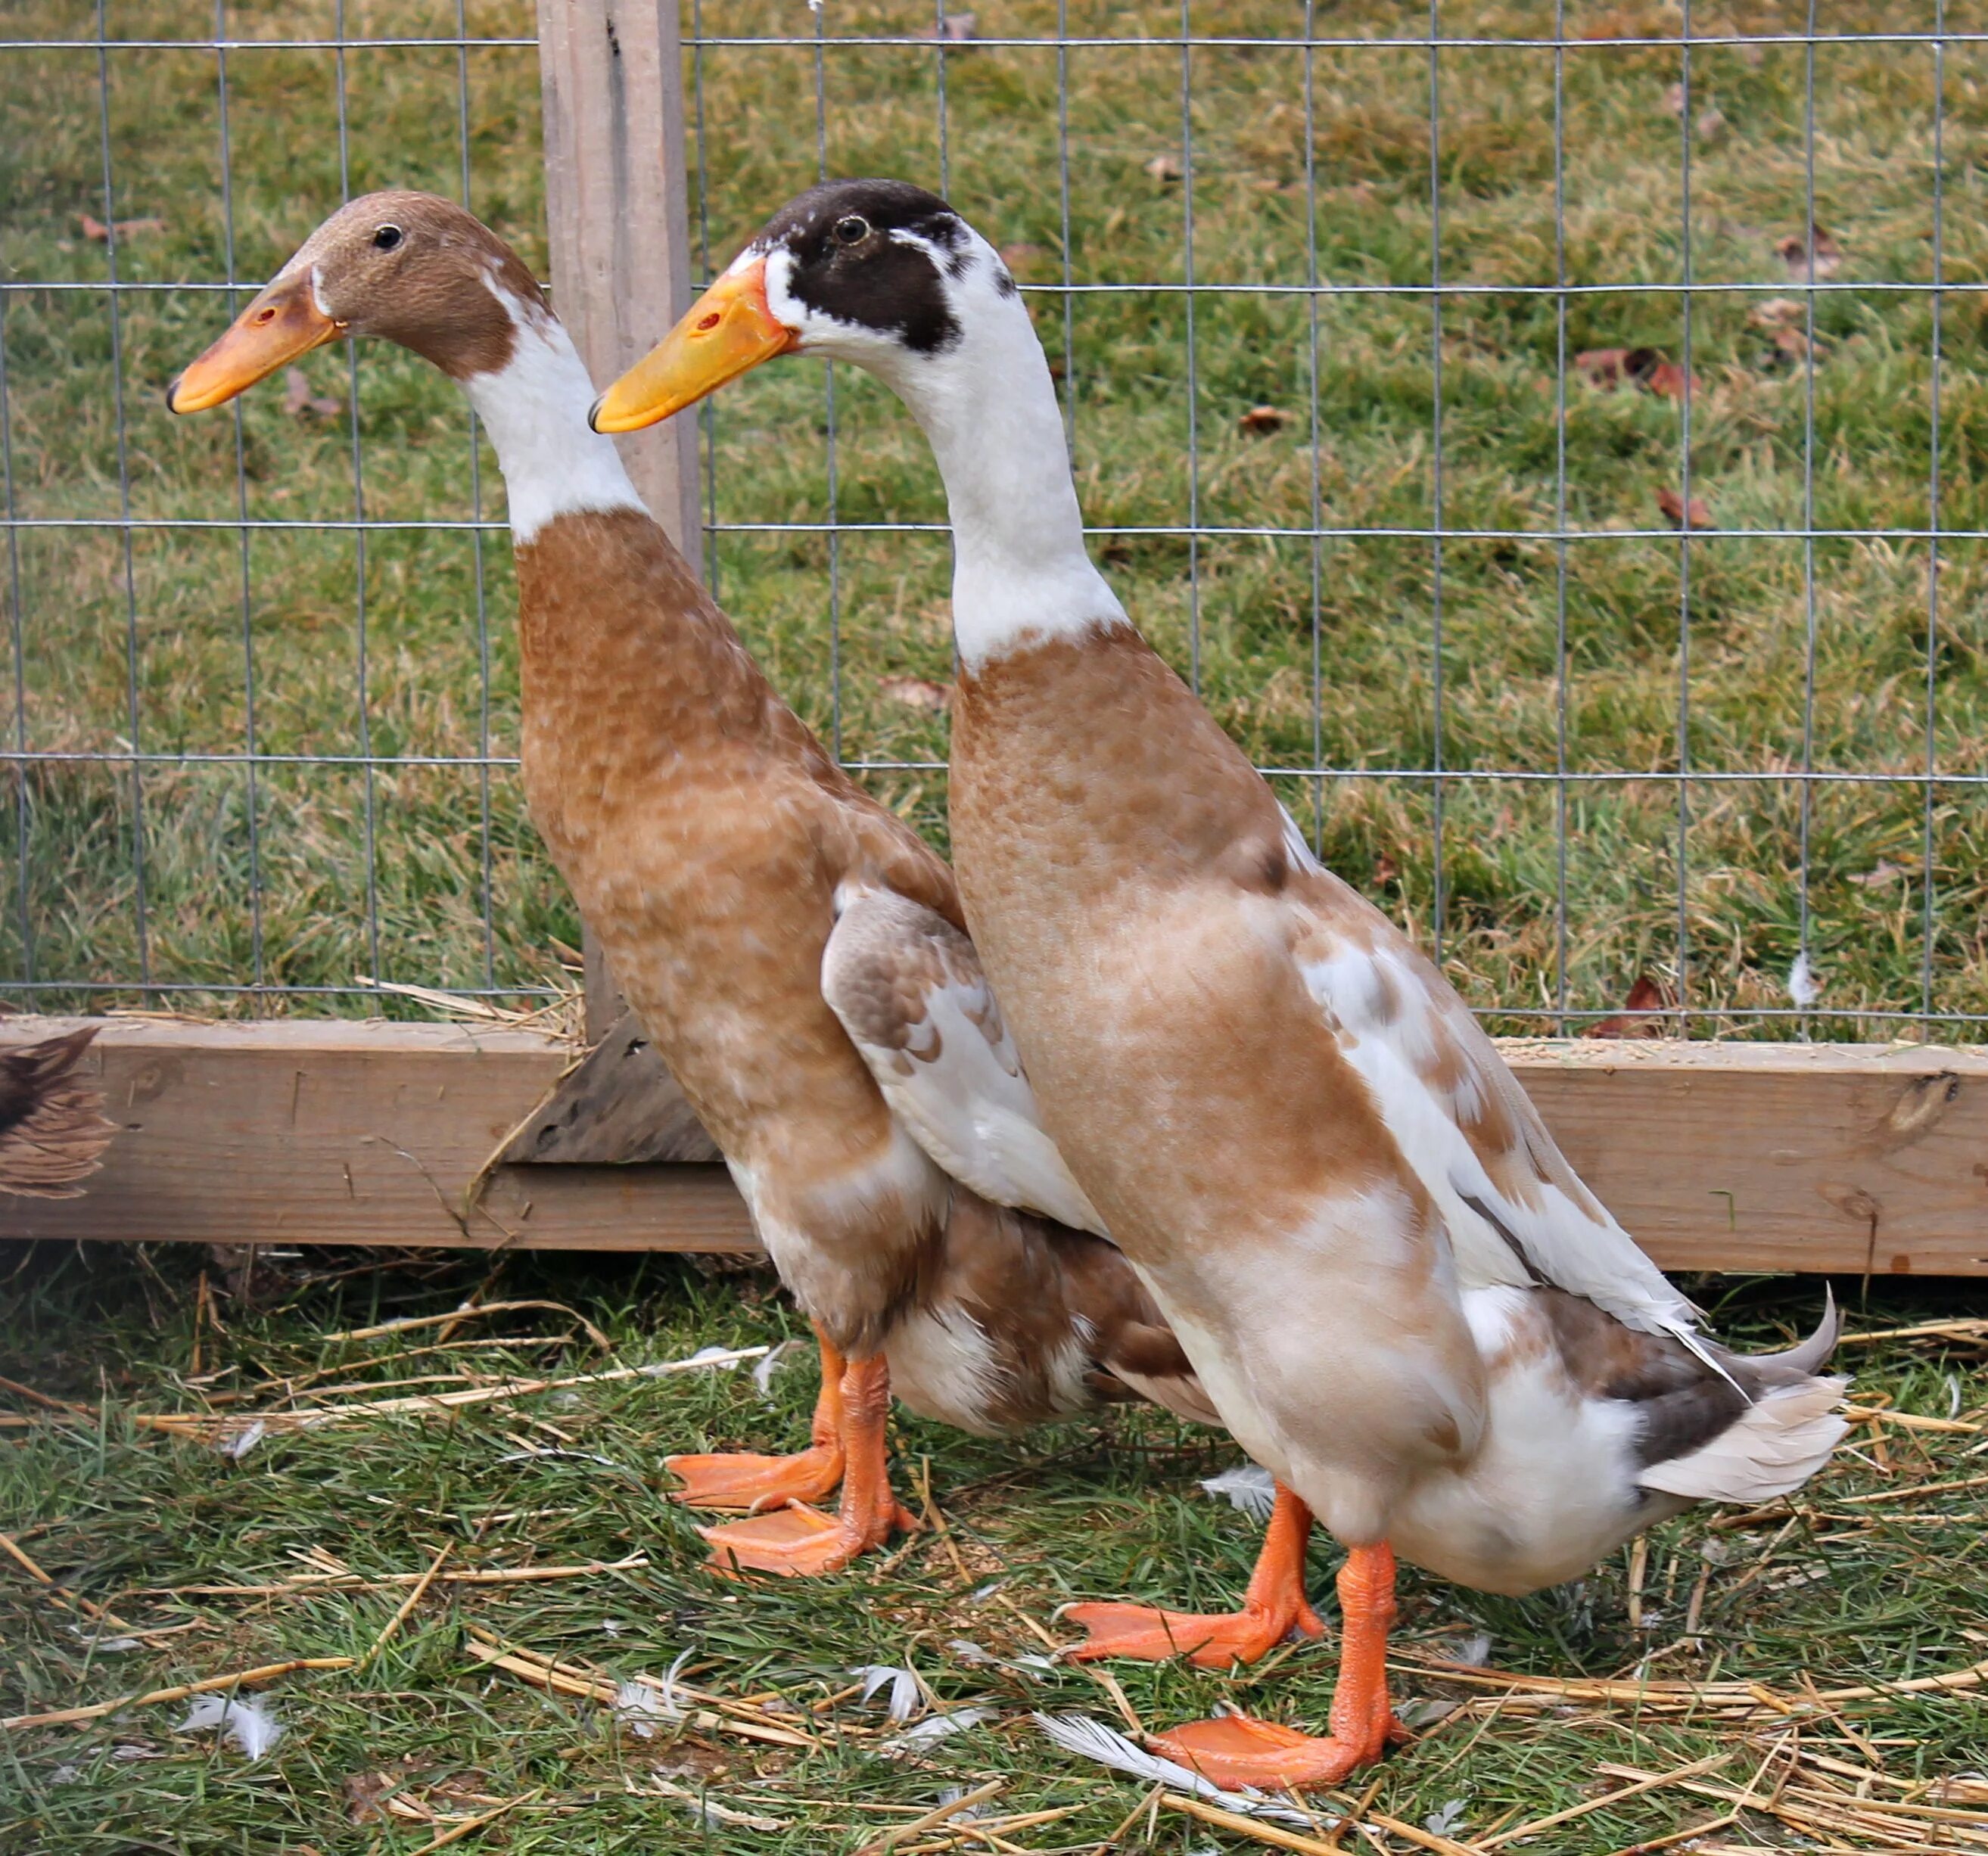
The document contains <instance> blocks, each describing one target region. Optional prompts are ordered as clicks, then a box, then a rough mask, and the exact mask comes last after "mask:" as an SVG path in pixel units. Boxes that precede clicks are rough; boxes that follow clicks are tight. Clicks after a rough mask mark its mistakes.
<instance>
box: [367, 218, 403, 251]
mask: <svg viewBox="0 0 1988 1856" xmlns="http://www.w3.org/2000/svg"><path fill="white" fill-rule="evenodd" d="M406 236H407V235H406V234H405V233H404V232H402V231H401V228H399V227H398V226H397V225H383V226H381V227H380V229H379V230H378V231H377V232H375V233H374V235H373V242H374V244H375V245H377V246H378V247H379V248H380V250H381V251H383V252H391V250H392V249H393V248H394V246H395V245H398V244H399V243H400V242H401V240H402V239H403V238H405V237H406Z"/></svg>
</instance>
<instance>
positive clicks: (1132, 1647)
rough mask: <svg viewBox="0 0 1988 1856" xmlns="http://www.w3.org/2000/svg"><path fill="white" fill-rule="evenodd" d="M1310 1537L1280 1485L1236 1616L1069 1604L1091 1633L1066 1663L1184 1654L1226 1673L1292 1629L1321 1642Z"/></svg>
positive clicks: (1303, 1516) (1304, 1513) (1299, 1505)
mask: <svg viewBox="0 0 1988 1856" xmlns="http://www.w3.org/2000/svg"><path fill="white" fill-rule="evenodd" d="M1310 1538H1311V1510H1310V1509H1309V1508H1307V1506H1305V1505H1304V1503H1303V1502H1301V1501H1300V1500H1299V1499H1298V1498H1297V1496H1295V1495H1294V1494H1293V1493H1292V1492H1291V1491H1290V1489H1286V1487H1285V1486H1283V1483H1282V1482H1280V1483H1279V1484H1278V1485H1277V1503H1276V1506H1275V1507H1274V1508H1273V1509H1271V1510H1270V1525H1269V1526H1267V1527H1266V1529H1265V1530H1263V1551H1262V1552H1261V1553H1259V1554H1258V1555H1257V1556H1256V1570H1255V1571H1254V1572H1253V1573H1252V1574H1250V1575H1249V1590H1248V1591H1246V1593H1244V1594H1243V1596H1242V1610H1241V1611H1236V1612H1232V1613H1229V1614H1219V1613H1215V1614H1202V1613H1198V1612H1194V1611H1161V1610H1158V1608H1155V1607H1152V1606H1149V1605H1143V1604H1073V1605H1071V1606H1070V1607H1068V1608H1067V1609H1066V1610H1065V1611H1064V1612H1063V1615H1064V1616H1065V1617H1066V1618H1069V1619H1070V1621H1071V1622H1072V1623H1073V1624H1077V1625H1078V1626H1080V1628H1083V1629H1084V1630H1085V1631H1088V1632H1089V1633H1090V1635H1089V1636H1088V1637H1087V1638H1086V1639H1085V1641H1084V1642H1082V1643H1080V1644H1079V1645H1077V1648H1075V1649H1073V1650H1071V1651H1068V1652H1067V1656H1068V1659H1069V1660H1070V1662H1096V1661H1097V1660H1098V1659H1099V1658H1102V1657H1106V1656H1129V1657H1134V1658H1137V1659H1138V1660H1139V1661H1140V1662H1165V1661H1166V1660H1167V1659H1168V1658H1169V1657H1172V1656H1185V1657H1186V1658H1188V1661H1189V1662H1192V1663H1194V1664H1195V1665H1198V1666H1199V1668H1204V1669H1226V1668H1228V1667H1229V1665H1230V1664H1231V1663H1238V1662H1256V1659H1257V1658H1259V1657H1260V1656H1266V1655H1269V1653H1270V1651H1272V1650H1273V1649H1274V1648H1276V1646H1277V1645H1279V1644H1280V1643H1282V1642H1283V1641H1284V1639H1285V1638H1286V1637H1288V1636H1290V1634H1291V1633H1292V1631H1298V1632H1300V1634H1301V1635H1304V1636H1307V1637H1322V1636H1324V1635H1325V1627H1324V1625H1323V1624H1320V1622H1319V1621H1318V1614H1317V1612H1316V1611H1313V1609H1312V1608H1311V1606H1310V1604H1309V1603H1308V1602H1307V1600H1306V1598H1305V1589H1304V1558H1305V1543H1306V1542H1307V1540H1310Z"/></svg>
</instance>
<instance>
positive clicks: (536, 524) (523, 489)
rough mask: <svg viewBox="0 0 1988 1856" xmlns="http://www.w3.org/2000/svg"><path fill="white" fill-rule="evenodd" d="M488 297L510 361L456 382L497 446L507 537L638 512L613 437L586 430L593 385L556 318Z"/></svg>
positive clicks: (519, 540) (507, 297) (500, 294)
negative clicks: (511, 331)
mask: <svg viewBox="0 0 1988 1856" xmlns="http://www.w3.org/2000/svg"><path fill="white" fill-rule="evenodd" d="M491 289H492V292H493V293H494V294H495V296H497V298H498V299H499V301H500V302H501V303H503V305H504V306H505V308H506V309H509V311H510V313H511V320H512V323H513V325H514V326H515V327H516V336H515V338H514V340H512V345H511V358H510V360H509V361H508V362H507V363H505V365H504V366H503V367H502V368H500V369H499V370H498V371H497V372H496V373H495V374H472V375H471V376H470V377H469V378H468V380H465V382H464V383H463V386H464V389H465V391H466V392H467V393H468V395H469V403H470V404H472V406H474V407H475V408H476V412H477V416H478V418H481V419H482V421H483V423H484V424H485V425H486V426H487V427H489V431H490V441H491V443H492V444H493V445H495V446H496V448H497V462H498V464H499V466H500V467H501V468H502V470H503V472H504V488H505V492H506V495H507V497H508V499H509V506H510V512H511V539H512V543H513V544H514V545H515V546H518V547H520V548H522V547H523V546H525V544H526V543H527V542H529V541H532V540H533V539H536V536H537V535H538V533H539V530H540V529H543V528H544V526H546V523H547V522H550V521H551V520H552V519H553V517H554V516H570V515H578V514H587V513H596V512H602V511H605V510H608V509H641V507H642V499H641V497H640V496H638V495H636V493H635V486H634V484H633V483H632V482H630V481H629V478H628V472H627V468H625V467H624V465H623V464H622V462H621V454H620V452H619V451H617V450H616V449H615V448H614V440H613V439H612V438H606V437H603V435H602V434H600V433H599V432H597V431H593V430H592V429H591V428H590V427H589V426H588V424H587V408H588V407H590V406H591V405H592V404H593V394H594V388H593V381H592V380H591V379H590V377H588V374H587V368H586V366H585V364H584V363H583V362H582V361H581V360H580V355H579V353H578V352H577V350H575V348H574V347H573V338H572V337H571V336H569V335H568V334H567V333H566V330H564V329H563V327H561V326H560V323H559V322H558V320H557V319H556V318H555V317H553V316H549V315H547V314H546V313H545V312H544V311H543V310H542V309H539V308H538V307H537V306H536V305H534V306H529V307H527V306H525V305H523V304H522V303H519V301H518V300H517V299H516V297H514V296H512V295H511V294H510V293H509V292H508V291H506V290H502V289H499V288H498V286H496V284H495V282H494V281H493V282H492V285H491Z"/></svg>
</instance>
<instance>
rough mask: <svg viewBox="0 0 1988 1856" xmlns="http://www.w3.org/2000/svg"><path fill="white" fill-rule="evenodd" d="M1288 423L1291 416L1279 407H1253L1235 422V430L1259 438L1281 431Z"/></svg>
mask: <svg viewBox="0 0 1988 1856" xmlns="http://www.w3.org/2000/svg"><path fill="white" fill-rule="evenodd" d="M1290 422H1291V415H1290V414H1289V413H1287V412H1286V411H1284V409H1283V407H1281V406H1253V407H1250V408H1249V411H1247V412H1246V413H1245V414H1243V415H1242V418H1239V419H1238V420H1237V421H1236V430H1237V431H1245V432H1248V433H1249V434H1250V435H1251V436H1252V437H1253V438H1263V437H1265V436H1266V435H1267V434H1270V433H1271V432H1273V431H1283V429H1284V428H1285V427H1286V425H1288V424H1290Z"/></svg>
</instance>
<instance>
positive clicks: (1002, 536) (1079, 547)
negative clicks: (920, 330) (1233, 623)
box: [880, 252, 1127, 670]
mask: <svg viewBox="0 0 1988 1856" xmlns="http://www.w3.org/2000/svg"><path fill="white" fill-rule="evenodd" d="M987 256H988V258H989V259H992V252H989V253H988V254H987ZM1005 275H1006V273H1005V272H1001V271H999V269H998V261H997V262H996V264H992V265H989V264H985V263H983V264H981V265H975V267H974V268H973V269H972V271H971V272H969V275H968V277H967V279H965V282H964V283H963V284H962V286H959V295H960V297H961V299H962V302H961V304H960V308H961V310H962V314H961V316H960V325H961V340H960V341H959V343H958V345H957V346H956V347H953V348H952V349H950V350H948V351H946V352H945V353H942V354H938V355H934V356H918V355H905V356H904V357H903V359H902V360H901V361H899V362H898V363H897V364H896V365H894V366H893V367H891V370H889V372H888V374H887V375H886V376H885V378H886V380H887V384H889V385H890V386H891V387H892V388H894V390H896V392H897V394H898V397H900V398H901V399H902V400H903V401H904V404H905V405H906V406H907V407H909V408H910V410H911V415H912V417H913V418H915V419H916V420H917V421H918V424H920V425H921V427H923V428H924V430H925V436H926V437H927V438H928V439H929V440H930V441H931V448H932V452H933V455H934V456H935V458H937V460H938V468H939V475H940V476H941V477H942V478H943V479H944V480H945V495H946V505H947V508H948V512H949V514H950V516H951V517H952V534H953V550H954V553H953V577H952V623H953V631H954V635H955V638H956V639H957V641H958V645H959V654H960V658H961V661H962V663H963V664H965V666H966V667H967V668H969V670H975V669H978V668H979V667H980V665H981V664H984V663H985V662H986V661H989V659H991V658H1001V657H1005V656H1007V655H1008V654H1009V653H1011V652H1013V651H1018V650H1024V649H1026V648H1028V647H1029V646H1030V645H1031V644H1037V643H1043V642H1047V641H1050V640H1051V639H1055V638H1069V637H1079V636H1081V635H1083V634H1086V633H1088V632H1090V631H1092V630H1096V629H1097V628H1099V627H1111V626H1118V625H1124V624H1126V623H1127V620H1126V617H1125V612H1124V607H1121V605H1120V604H1119V603H1118V600H1117V597H1116V596H1115V595H1114V593H1113V592H1112V591H1111V588H1110V587H1108V586H1107V585H1106V584H1105V582H1104V576H1103V575H1101V574H1100V573H1099V572H1098V571H1097V569H1096V568H1095V567H1094V566H1092V564H1091V561H1090V556H1089V554H1088V553H1086V551H1085V549H1084V519H1083V516H1082V514H1081V512H1080V511H1079V509H1078V508H1077V486H1076V485H1075V484H1074V483H1073V482H1072V481H1071V478H1070V455H1069V452H1068V451H1067V448H1066V447H1065V443H1064V438H1063V419H1062V415H1061V414H1060V412H1059V411H1058V409H1057V397H1056V388H1055V386H1054V384H1053V383H1052V382H1051V380H1050V370H1049V364H1048V363H1047V362H1046V360H1044V359H1043V349H1042V343H1040V341H1038V340H1036V331H1035V326H1034V325H1033V323H1031V322H1030V321H1029V313H1028V311H1027V310H1026V309H1024V308H1023V306H1022V299H1021V298H1020V297H1019V296H1017V295H1016V294H1015V293H1014V289H1013V285H1012V284H1011V285H1009V286H1008V289H1007V290H1006V292H1002V290H1001V289H999V288H998V287H997V286H996V284H995V283H994V282H993V281H992V280H993V279H994V278H995V277H996V276H1005ZM880 371H881V370H880Z"/></svg>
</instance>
